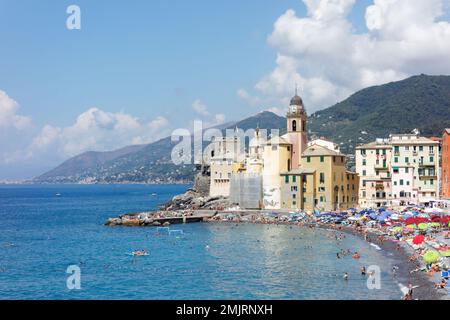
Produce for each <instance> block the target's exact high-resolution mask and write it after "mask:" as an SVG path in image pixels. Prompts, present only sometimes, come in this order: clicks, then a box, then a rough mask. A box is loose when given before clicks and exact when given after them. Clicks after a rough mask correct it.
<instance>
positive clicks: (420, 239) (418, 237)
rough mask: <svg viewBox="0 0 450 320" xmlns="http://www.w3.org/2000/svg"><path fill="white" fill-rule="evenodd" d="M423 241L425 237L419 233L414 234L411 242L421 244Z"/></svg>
mask: <svg viewBox="0 0 450 320" xmlns="http://www.w3.org/2000/svg"><path fill="white" fill-rule="evenodd" d="M424 241H425V237H424V236H423V235H421V234H419V235H417V236H415V237H414V239H413V243H414V244H421V243H422V242H424Z"/></svg>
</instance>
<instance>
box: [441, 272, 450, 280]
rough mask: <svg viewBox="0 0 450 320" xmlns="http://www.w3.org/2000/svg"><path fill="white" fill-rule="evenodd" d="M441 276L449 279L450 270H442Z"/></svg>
mask: <svg viewBox="0 0 450 320" xmlns="http://www.w3.org/2000/svg"><path fill="white" fill-rule="evenodd" d="M441 277H442V278H445V279H448V277H449V272H448V271H442V272H441Z"/></svg>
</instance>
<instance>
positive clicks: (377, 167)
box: [375, 163, 389, 171]
mask: <svg viewBox="0 0 450 320" xmlns="http://www.w3.org/2000/svg"><path fill="white" fill-rule="evenodd" d="M375 170H380V171H387V170H389V168H388V166H387V164H383V163H380V164H376V165H375Z"/></svg>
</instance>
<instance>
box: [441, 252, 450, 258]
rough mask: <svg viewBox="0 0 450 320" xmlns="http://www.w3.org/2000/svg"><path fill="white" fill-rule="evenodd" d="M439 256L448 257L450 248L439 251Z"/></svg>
mask: <svg viewBox="0 0 450 320" xmlns="http://www.w3.org/2000/svg"><path fill="white" fill-rule="evenodd" d="M441 256H443V257H450V250H447V251H443V252H441Z"/></svg>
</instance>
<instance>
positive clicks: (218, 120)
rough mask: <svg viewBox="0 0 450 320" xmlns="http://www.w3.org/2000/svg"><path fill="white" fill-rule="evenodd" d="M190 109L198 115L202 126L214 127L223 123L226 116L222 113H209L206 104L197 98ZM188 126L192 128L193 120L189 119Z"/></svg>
mask: <svg viewBox="0 0 450 320" xmlns="http://www.w3.org/2000/svg"><path fill="white" fill-rule="evenodd" d="M192 109H193V110H194V111H195V112H196V113H197V114H198V115H199V116H200V118H201V120H202V121H203V127H204V128H209V127H214V126H217V125H220V124H223V123H225V119H226V117H225V115H224V114H223V113H218V114H211V113H210V112H209V110H208V106H207V105H206V104H204V103H203V102H202V101H201V100H200V99H197V100H195V101H194V102H193V103H192ZM190 126H191V127H192V128H193V121H191V123H190Z"/></svg>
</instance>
